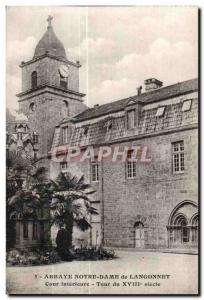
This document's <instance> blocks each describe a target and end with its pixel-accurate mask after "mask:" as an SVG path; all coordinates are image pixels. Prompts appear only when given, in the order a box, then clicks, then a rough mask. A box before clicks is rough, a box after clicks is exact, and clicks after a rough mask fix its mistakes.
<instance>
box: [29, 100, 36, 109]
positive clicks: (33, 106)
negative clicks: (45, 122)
mask: <svg viewBox="0 0 204 300" xmlns="http://www.w3.org/2000/svg"><path fill="white" fill-rule="evenodd" d="M29 109H30V111H34V110H35V103H34V102H31V104H30V106H29Z"/></svg>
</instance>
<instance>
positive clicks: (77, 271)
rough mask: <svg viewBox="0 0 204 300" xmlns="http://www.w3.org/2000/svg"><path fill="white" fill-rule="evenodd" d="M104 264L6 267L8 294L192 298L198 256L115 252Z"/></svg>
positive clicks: (86, 263)
mask: <svg viewBox="0 0 204 300" xmlns="http://www.w3.org/2000/svg"><path fill="white" fill-rule="evenodd" d="M116 254H117V256H118V258H116V259H113V260H105V261H72V262H60V263H57V264H53V265H47V266H32V267H7V293H9V294H196V293H197V286H198V256H197V255H189V254H173V253H158V252H144V253H142V252H135V251H119V250H118V251H117V250H116Z"/></svg>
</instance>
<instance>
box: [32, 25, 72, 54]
mask: <svg viewBox="0 0 204 300" xmlns="http://www.w3.org/2000/svg"><path fill="white" fill-rule="evenodd" d="M47 52H48V53H49V54H51V55H53V56H55V57H59V58H64V59H67V57H66V52H65V48H64V46H63V44H62V42H61V41H60V40H59V39H58V37H57V36H56V34H55V33H54V30H53V28H52V26H48V27H47V31H46V32H45V34H44V35H43V37H42V38H41V39H40V41H39V42H38V44H37V46H36V48H35V52H34V58H37V57H40V56H42V55H44V54H45V53H47Z"/></svg>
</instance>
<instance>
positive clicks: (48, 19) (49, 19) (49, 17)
mask: <svg viewBox="0 0 204 300" xmlns="http://www.w3.org/2000/svg"><path fill="white" fill-rule="evenodd" d="M52 19H53V16H51V15H49V16H48V18H47V22H48V27H52V24H51V22H52Z"/></svg>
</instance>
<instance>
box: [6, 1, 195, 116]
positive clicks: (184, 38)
mask: <svg viewBox="0 0 204 300" xmlns="http://www.w3.org/2000/svg"><path fill="white" fill-rule="evenodd" d="M49 14H51V15H52V16H53V17H54V19H53V21H52V24H53V28H54V31H55V33H56V35H57V36H58V38H59V39H60V40H61V42H62V43H63V44H64V47H65V49H66V53H67V57H68V59H69V60H71V61H77V60H79V61H80V62H81V64H82V68H80V91H81V92H82V93H85V94H86V97H85V100H84V101H85V103H86V104H87V105H88V106H89V107H92V106H93V105H94V104H100V105H101V104H104V103H108V102H111V101H115V100H118V99H122V98H125V97H129V96H132V95H135V94H136V88H137V87H138V86H140V85H143V91H144V80H145V79H147V78H151V77H154V78H157V79H159V80H161V81H162V82H163V84H164V86H167V85H170V84H174V83H177V82H180V81H184V80H188V79H191V78H195V77H197V76H198V56H197V51H198V28H197V27H198V18H197V8H195V7H187V6H183V7H176V6H169V7H167V6H164V7H159V6H155V7H150V6H149V7H144V6H141V7H140V6H138V7H136V6H133V7H68V6H50V7H46V6H41V7H39V6H38V7H31V6H24V7H23V6H22V7H15V6H13V7H11V6H10V7H7V21H6V38H7V43H6V65H7V71H6V81H7V91H6V94H7V107H8V108H9V109H10V110H11V112H12V113H13V114H15V113H16V110H17V109H18V99H17V97H16V94H17V93H19V92H21V69H20V68H19V64H20V63H21V61H28V60H30V59H32V57H33V54H34V49H35V46H36V45H37V43H38V41H39V39H40V38H41V37H42V35H43V34H44V32H45V31H46V28H47V22H46V19H47V16H48V15H49Z"/></svg>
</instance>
